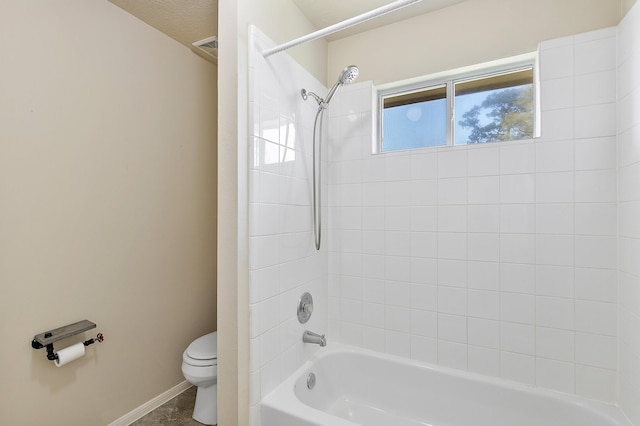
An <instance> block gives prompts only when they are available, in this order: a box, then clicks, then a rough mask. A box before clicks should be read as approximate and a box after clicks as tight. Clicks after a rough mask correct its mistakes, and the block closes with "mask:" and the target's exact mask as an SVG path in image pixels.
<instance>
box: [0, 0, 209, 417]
mask: <svg viewBox="0 0 640 426" xmlns="http://www.w3.org/2000/svg"><path fill="white" fill-rule="evenodd" d="M1 9H2V11H1V13H0V28H1V29H2V30H1V32H2V37H0V52H2V53H1V56H2V66H1V67H0V94H1V96H0V331H1V333H0V335H1V336H2V345H3V347H2V352H3V356H2V366H1V367H0V373H1V376H2V380H0V395H2V398H0V423H2V424H7V425H9V424H13V425H17V424H23V425H35V424H51V425H65V426H69V425H71V426H73V425H82V426H87V425H105V424H107V423H109V422H111V421H113V420H114V419H116V418H118V417H120V416H122V415H123V414H126V413H127V412H129V411H130V410H132V409H134V408H136V407H138V406H140V405H141V404H143V403H144V402H146V401H148V400H150V399H151V398H153V397H155V396H157V395H159V394H161V393H162V392H164V391H166V390H167V389H169V388H171V387H172V386H174V385H176V384H178V383H180V382H181V381H183V380H184V378H183V376H182V374H181V371H180V365H181V361H182V351H183V350H184V349H185V347H186V346H187V345H188V344H189V342H191V341H192V340H193V339H194V338H195V337H198V336H199V335H201V334H204V333H206V332H208V331H211V330H214V329H215V328H216V319H215V318H216V284H215V281H216V246H215V242H216V229H215V223H216V219H215V217H216V162H217V159H216V131H217V129H216V96H215V94H216V72H217V71H216V68H215V66H213V65H211V64H210V63H208V62H206V61H205V60H203V59H201V58H200V57H198V56H196V55H194V54H193V53H192V52H191V51H190V50H189V49H187V48H185V47H184V46H182V45H180V44H178V43H177V42H176V41H174V40H172V39H170V38H168V37H166V36H164V35H163V34H161V33H159V32H158V31H156V30H154V29H153V28H151V27H149V26H147V25H146V24H143V23H141V22H140V21H138V20H137V19H136V18H134V17H133V16H131V15H129V14H127V13H126V12H124V11H122V10H121V9H119V8H117V7H116V6H114V5H113V4H111V3H109V2H106V1H104V0H67V1H64V2H61V1H58V2H48V1H45V2H43V1H40V0H3V1H2V3H1ZM84 318H86V319H89V320H92V321H94V322H96V323H97V324H98V329H97V330H96V331H100V332H102V333H104V335H105V337H106V340H105V342H104V343H102V344H100V345H94V346H91V347H89V348H87V355H86V356H85V357H84V358H82V359H80V360H78V361H75V362H73V363H72V364H69V365H66V366H64V367H61V368H56V367H55V366H54V364H53V363H52V362H50V361H47V360H46V357H45V355H46V353H45V350H44V349H42V350H37V351H36V350H33V349H31V347H30V341H31V339H32V337H33V335H35V334H37V333H40V332H44V331H46V330H47V329H50V328H55V327H59V326H62V325H65V324H68V323H72V322H75V321H78V320H81V319H84ZM92 335H93V332H91V333H86V334H85V336H84V337H85V338H89V337H92ZM81 337H82V336H81ZM77 341H79V338H72V339H68V340H67V341H66V342H61V343H60V344H56V346H55V347H56V349H60V348H62V347H64V346H65V345H67V344H70V343H75V342H77Z"/></svg>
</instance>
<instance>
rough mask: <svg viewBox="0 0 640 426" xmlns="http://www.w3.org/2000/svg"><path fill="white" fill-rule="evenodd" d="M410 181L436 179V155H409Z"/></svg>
mask: <svg viewBox="0 0 640 426" xmlns="http://www.w3.org/2000/svg"><path fill="white" fill-rule="evenodd" d="M410 161H411V178H412V179H435V178H437V177H438V159H437V154H436V153H435V152H433V153H424V154H423V153H421V154H413V155H411V160H410Z"/></svg>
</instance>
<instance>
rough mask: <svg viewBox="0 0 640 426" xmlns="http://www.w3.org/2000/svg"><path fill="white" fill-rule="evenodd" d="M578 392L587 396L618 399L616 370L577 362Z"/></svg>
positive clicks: (611, 400)
mask: <svg viewBox="0 0 640 426" xmlns="http://www.w3.org/2000/svg"><path fill="white" fill-rule="evenodd" d="M575 370H576V393H577V394H578V395H580V396H584V397H586V398H591V399H598V400H601V401H608V402H614V401H615V400H616V384H617V377H616V372H615V371H613V370H605V369H602V368H596V367H589V366H586V365H580V364H576V366H575Z"/></svg>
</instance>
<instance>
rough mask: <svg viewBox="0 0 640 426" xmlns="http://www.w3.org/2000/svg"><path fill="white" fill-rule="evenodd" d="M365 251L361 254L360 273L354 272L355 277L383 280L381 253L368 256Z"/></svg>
mask: <svg viewBox="0 0 640 426" xmlns="http://www.w3.org/2000/svg"><path fill="white" fill-rule="evenodd" d="M383 248H384V244H383ZM367 251H368V250H365V251H364V253H363V254H362V261H361V263H362V270H361V273H357V271H355V272H356V274H355V276H362V278H373V279H376V280H381V279H384V276H385V270H384V256H382V255H381V253H372V254H368V253H367ZM372 251H373V250H372Z"/></svg>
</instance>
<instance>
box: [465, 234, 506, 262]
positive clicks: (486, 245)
mask: <svg viewBox="0 0 640 426" xmlns="http://www.w3.org/2000/svg"><path fill="white" fill-rule="evenodd" d="M499 258H500V238H499V235H498V234H467V259H469V260H471V261H486V262H497V261H498V260H499Z"/></svg>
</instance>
